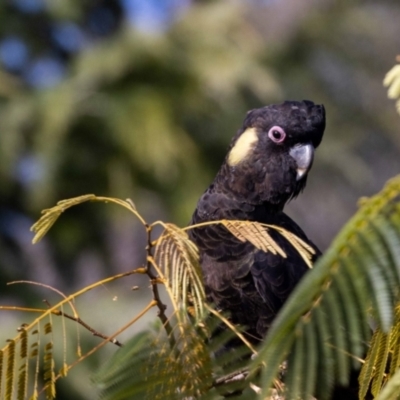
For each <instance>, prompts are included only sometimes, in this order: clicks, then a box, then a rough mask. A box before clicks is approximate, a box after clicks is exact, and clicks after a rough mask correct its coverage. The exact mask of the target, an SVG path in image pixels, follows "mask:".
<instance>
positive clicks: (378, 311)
mask: <svg viewBox="0 0 400 400" xmlns="http://www.w3.org/2000/svg"><path fill="white" fill-rule="evenodd" d="M399 201H400V176H398V177H396V178H393V179H392V180H390V181H389V182H388V183H387V184H386V186H385V187H384V189H383V190H382V191H381V192H380V193H379V194H377V195H376V196H374V197H372V198H371V199H368V200H366V201H364V202H363V204H362V206H361V208H360V210H359V211H358V212H357V213H356V215H355V216H354V217H353V218H352V219H351V220H350V221H349V222H348V223H347V224H346V226H345V227H344V228H343V230H342V231H341V232H340V233H339V235H338V236H337V238H336V239H335V240H334V242H333V243H332V245H331V247H330V248H329V249H328V251H327V252H326V254H325V255H324V256H323V257H322V258H321V259H320V260H319V261H318V262H317V264H316V265H315V267H314V268H313V269H312V270H311V271H310V272H309V273H308V274H307V275H306V276H305V277H304V278H303V280H302V281H301V282H300V283H299V285H298V286H297V287H296V288H295V290H294V292H293V293H292V295H291V296H290V298H289V299H288V301H287V302H286V304H285V305H284V307H283V308H282V310H281V311H280V313H279V314H278V316H277V318H276V319H275V321H274V323H273V324H272V326H271V328H270V330H269V332H268V334H267V337H266V340H265V343H264V344H263V345H262V346H261V348H260V350H259V354H258V356H257V358H256V359H255V360H254V361H253V368H257V367H258V366H259V365H260V363H266V365H267V368H265V369H264V370H263V388H262V391H261V394H260V398H262V396H266V395H267V393H268V390H269V388H270V387H271V384H272V382H273V379H275V378H276V377H277V374H278V370H279V366H280V364H281V363H282V362H283V361H284V360H285V358H286V357H287V355H288V354H291V356H290V357H291V358H290V360H291V364H292V365H295V366H296V365H302V363H305V362H306V360H305V359H304V358H307V357H312V358H313V359H316V360H317V362H314V363H313V364H314V366H315V367H314V368H313V369H311V368H303V369H301V370H300V369H298V370H297V371H299V372H298V373H299V374H300V375H299V377H298V379H299V380H300V381H303V382H307V381H308V379H312V380H316V382H318V384H317V387H318V390H317V392H318V398H328V397H329V385H332V383H333V382H334V381H335V380H336V381H337V380H339V381H341V382H342V383H345V382H346V381H347V376H348V372H349V369H348V366H347V365H348V359H347V357H350V356H351V355H352V354H359V353H360V349H361V348H362V347H361V344H362V341H363V340H365V339H366V338H367V337H368V329H369V328H368V325H367V326H366V321H368V320H371V315H373V316H374V319H375V320H376V321H377V323H378V326H379V327H380V328H381V329H382V331H383V332H385V333H386V334H387V333H388V330H389V328H390V327H391V326H392V324H393V322H394V320H395V313H394V309H395V306H396V304H397V301H398V284H397V279H394V278H393V277H397V276H398V271H397V268H398V265H399V261H400V260H399V258H398V254H399V252H398V248H397V247H395V248H394V243H397V242H398V241H399V240H400V206H399ZM388 224H389V225H390V226H393V229H391V230H390V242H389V240H387V239H386V234H383V232H386V230H385V227H387V226H388ZM347 277H352V280H351V286H349V282H348V281H347V279H346V278H347ZM349 287H353V288H354V289H355V290H354V291H352V294H351V296H350V297H349V296H347V297H346V296H344V295H342V294H343V293H345V291H347V290H349ZM351 298H353V300H355V301H353V302H352V305H351V307H347V306H346V303H343V301H344V299H347V300H350V299H351ZM328 316H329V317H328ZM303 318H307V320H310V322H311V323H310V325H309V326H307V329H306V328H305V326H306V325H305V324H304V322H303ZM311 335H312V337H313V338H314V339H313V340H316V341H317V343H318V344H319V345H318V350H316V349H315V348H311V349H310V351H312V352H313V353H312V354H310V351H309V352H307V353H304V352H303V351H301V350H300V349H301V348H302V346H301V345H300V343H302V341H306V342H307V341H310V340H311ZM308 336H310V338H309V337H308ZM350 337H352V339H350ZM393 342H394V341H393ZM385 343H386V342H385ZM294 349H297V350H294ZM385 354H387V343H386V344H385V345H380V346H379V350H377V351H376V355H374V356H373V357H370V361H368V360H366V362H365V365H364V368H368V370H369V371H372V370H373V369H374V368H377V369H378V370H379V371H380V372H379V373H378V375H377V376H378V377H381V376H382V371H383V365H384V364H385V359H386V357H387V356H385ZM297 358H299V359H297ZM288 368H289V369H290V368H291V366H290V364H289V365H288ZM288 374H289V376H291V375H290V374H291V372H290V371H288ZM370 376H371V374H367V375H365V377H364V378H363V380H364V381H365V382H366V383H365V385H364V386H363V387H364V391H365V387H366V385H367V382H368V381H369V379H370ZM296 379H297V378H296ZM329 380H331V382H332V383H331V384H329ZM320 381H321V382H323V381H325V384H324V385H322V384H321V385H320V384H319V382H320ZM376 385H377V384H376ZM308 387H310V388H311V386H308ZM322 388H325V389H324V390H325V393H323V392H322V390H323V389H322ZM376 388H377V386H376ZM289 390H290V388H289ZM299 390H300V391H301V390H302V389H299ZM307 390H312V388H311V389H307ZM296 391H297V389H296ZM299 393H300V392H299ZM303 395H304V397H305V398H307V397H309V396H312V395H314V393H312V392H308V393H307V392H304V393H303Z"/></svg>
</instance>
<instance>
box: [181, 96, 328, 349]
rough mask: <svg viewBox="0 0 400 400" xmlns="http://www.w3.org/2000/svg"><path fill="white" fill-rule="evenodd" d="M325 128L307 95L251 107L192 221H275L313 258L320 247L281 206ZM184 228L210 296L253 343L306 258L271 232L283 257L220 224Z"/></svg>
mask: <svg viewBox="0 0 400 400" xmlns="http://www.w3.org/2000/svg"><path fill="white" fill-rule="evenodd" d="M324 129H325V109H324V107H323V106H322V105H316V104H314V103H313V102H311V101H307V100H304V101H300V102H297V101H285V102H284V103H282V104H278V105H270V106H267V107H263V108H258V109H255V110H251V111H249V112H248V113H247V116H246V118H245V120H244V123H243V126H242V128H241V129H240V130H239V131H238V132H237V133H236V135H235V136H234V137H233V139H232V142H231V144H230V147H229V149H228V154H227V156H226V158H225V161H224V163H223V165H222V167H221V169H220V170H219V172H218V173H217V176H216V177H215V179H214V182H213V183H212V184H211V185H210V187H209V188H208V189H207V190H206V191H205V193H204V194H203V195H202V196H201V198H200V200H199V202H198V204H197V208H196V210H195V212H194V214H193V217H192V221H191V224H198V223H201V222H205V221H215V220H222V219H229V220H248V221H257V222H261V223H266V224H272V225H278V226H280V227H282V228H285V229H286V230H288V231H290V232H292V233H294V234H295V235H297V236H298V237H300V238H301V239H302V240H304V241H305V242H306V243H308V244H309V245H310V246H311V247H312V248H313V249H314V250H315V256H314V260H313V261H315V259H316V258H317V257H318V256H319V255H320V252H319V250H318V249H317V248H316V246H315V245H314V244H313V243H312V242H311V241H310V240H309V239H308V238H307V236H306V235H305V234H304V232H303V231H302V230H301V228H300V227H299V226H298V225H297V224H296V223H295V222H294V221H293V220H292V219H291V218H289V217H288V216H287V215H286V214H285V213H284V212H283V208H284V206H285V204H286V203H287V202H288V201H289V200H290V199H292V198H294V197H296V196H297V195H298V194H299V193H300V192H301V191H302V190H303V189H304V187H305V185H306V180H307V173H308V171H309V170H310V168H311V165H312V162H313V156H314V150H315V149H316V148H317V147H318V145H319V144H320V142H321V140H322V136H323V133H324ZM189 232H190V233H189V234H190V238H191V239H192V240H193V241H194V242H195V243H196V245H197V246H198V248H199V250H200V262H201V267H202V270H203V276H204V284H205V288H206V293H207V298H208V300H209V301H210V302H212V303H213V304H214V305H215V306H216V307H217V308H218V309H219V310H221V311H227V312H228V313H229V314H230V318H231V320H232V322H234V323H236V324H240V325H242V326H244V327H245V332H246V333H247V334H248V336H249V338H252V339H253V341H255V342H257V341H258V340H260V339H262V338H263V337H264V335H265V333H266V332H267V330H268V327H269V326H270V324H271V322H272V320H273V319H274V317H275V316H276V314H277V312H278V311H279V309H280V308H281V306H282V305H283V303H284V302H285V300H286V299H287V298H288V296H289V294H290V292H291V291H292V290H293V288H294V287H295V285H296V284H297V283H298V282H299V280H300V279H301V278H302V276H303V275H304V273H305V272H306V271H307V270H308V266H307V265H306V263H305V262H304V260H303V259H302V258H301V256H300V255H299V254H298V252H297V251H296V250H295V249H294V248H293V247H292V245H291V244H290V243H289V242H288V241H287V240H286V239H284V238H283V237H282V236H280V234H279V233H277V232H273V231H272V230H270V231H269V233H270V235H271V236H272V237H273V238H274V240H275V241H276V242H277V243H278V244H279V245H280V246H281V248H282V249H283V250H284V252H285V253H286V255H287V257H286V258H283V257H282V256H280V255H274V254H272V253H271V252H268V253H265V252H264V251H262V250H259V249H257V248H256V247H254V246H253V245H252V244H251V243H249V242H242V241H240V240H238V239H237V238H236V237H235V236H233V235H232V234H231V233H230V232H229V231H228V230H227V229H226V228H225V227H223V226H222V225H219V224H213V225H208V226H206V227H202V228H195V229H191V230H190V231H189Z"/></svg>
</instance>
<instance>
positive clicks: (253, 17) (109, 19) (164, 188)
mask: <svg viewBox="0 0 400 400" xmlns="http://www.w3.org/2000/svg"><path fill="white" fill-rule="evenodd" d="M399 21H400V4H399V3H398V2H397V1H392V0H383V1H380V2H376V1H372V0H366V1H365V0H364V1H361V0H353V1H339V2H338V1H334V0H318V1H317V0H309V1H304V2H299V1H296V0H281V1H277V0H275V1H274V0H247V1H239V0H237V1H233V0H232V1H227V0H225V1H222V0H221V1H195V0H163V1H161V0H119V1H118V0H6V1H3V2H2V3H1V4H0V22H1V24H0V304H2V305H5V304H7V305H30V306H35V305H40V302H41V300H42V299H43V298H46V299H48V300H51V298H52V296H54V295H53V294H50V293H49V292H48V291H45V290H44V289H43V288H40V287H36V286H26V285H25V286H21V285H18V286H15V285H13V286H6V283H7V282H10V281H14V280H18V279H30V280H34V281H39V282H43V283H45V284H49V285H53V286H54V287H56V288H58V289H60V290H63V291H64V292H66V293H70V292H71V291H73V290H76V289H77V288H81V287H83V286H85V285H87V284H89V283H91V282H94V281H96V280H98V279H101V278H103V277H106V276H109V275H113V274H116V273H119V272H124V271H127V270H129V269H132V268H134V267H137V266H139V265H140V264H141V263H143V257H144V251H143V249H144V246H145V236H144V234H143V231H142V228H141V227H140V225H139V224H138V223H137V222H136V221H135V220H134V219H133V218H130V217H129V218H127V217H126V214H124V213H123V212H122V211H120V210H116V209H115V208H114V207H113V206H106V205H99V204H85V205H82V206H79V207H77V208H74V209H73V210H71V211H69V212H68V214H67V215H66V216H63V217H62V218H61V220H60V221H59V222H58V223H57V224H56V225H55V227H54V228H53V229H52V230H51V232H50V234H49V235H48V236H47V237H46V239H45V240H44V241H43V242H41V243H39V244H38V245H35V246H33V245H31V239H32V236H33V235H32V234H31V233H30V232H29V227H30V226H31V225H32V224H33V222H34V221H35V220H37V219H38V218H39V214H40V211H41V210H42V209H44V208H48V207H50V206H52V205H54V204H55V203H56V202H57V201H58V200H61V199H64V198H69V197H74V196H78V195H81V194H87V193H95V194H97V195H105V196H114V197H120V198H128V197H129V198H131V199H132V200H133V201H134V202H135V204H136V206H137V208H138V210H139V211H140V212H141V213H142V215H143V216H144V217H145V218H146V219H147V220H148V221H153V220H156V219H163V220H165V221H171V222H174V223H177V224H178V225H181V226H183V225H185V224H187V223H188V221H189V220H190V217H191V213H192V211H193V210H194V208H195V206H196V202H197V199H198V197H199V196H200V195H201V193H202V192H203V191H204V190H205V188H206V187H207V186H208V185H209V183H210V182H211V180H212V179H213V176H214V174H215V173H216V171H217V169H218V168H219V166H220V164H221V163H222V160H223V158H224V156H225V152H226V148H227V146H228V144H229V141H230V139H231V137H232V136H233V134H234V133H235V131H236V130H237V129H238V128H239V127H240V125H241V122H242V120H243V118H244V115H245V113H246V111H247V110H249V109H251V108H257V107H261V106H263V105H265V104H269V103H274V102H282V101H283V100H285V99H291V100H302V99H310V100H313V101H315V102H318V103H323V104H324V105H325V107H326V109H327V118H328V126H327V129H326V134H325V138H324V140H323V142H322V145H321V147H320V148H319V149H318V151H317V155H316V160H315V164H314V168H313V170H312V172H311V175H310V178H309V183H308V187H307V189H306V190H305V192H304V193H303V194H302V195H301V196H300V198H299V199H297V200H296V201H294V202H293V203H292V204H290V205H289V207H288V213H289V214H290V215H291V216H292V217H293V218H294V219H295V220H296V221H297V222H298V223H299V224H300V225H301V226H302V227H303V229H304V230H305V231H306V232H307V234H308V235H309V236H310V238H312V239H313V240H314V241H315V242H316V244H317V245H319V246H320V247H321V249H322V250H324V249H325V248H326V247H327V246H328V245H329V243H330V241H331V239H332V238H333V236H334V235H335V233H336V232H337V231H338V230H339V229H340V227H341V226H342V225H343V224H344V222H345V221H347V219H348V218H349V217H350V216H351V215H352V214H353V213H354V211H355V210H356V203H357V200H358V198H359V197H361V196H368V195H371V194H373V193H375V192H376V191H378V190H379V189H380V188H381V187H382V185H383V184H384V182H385V181H386V180H387V179H388V178H390V177H391V176H393V175H395V174H397V173H398V172H399V170H400V132H399V131H400V129H399V117H398V115H397V114H396V112H395V107H394V104H393V103H392V102H390V101H389V100H388V99H387V94H386V89H385V88H383V86H382V80H383V77H384V75H385V73H386V72H387V71H388V70H389V69H390V68H391V67H392V66H393V64H394V63H395V56H396V55H397V54H398V53H399V52H400V24H399ZM141 282H143V281H141V279H140V278H139V277H134V278H129V279H128V280H126V281H121V282H120V283H119V284H118V285H115V286H112V287H111V288H110V287H107V288H105V289H104V291H103V292H99V291H97V292H96V293H94V294H91V295H90V296H88V297H87V301H86V302H82V304H79V307H78V310H80V311H81V316H82V318H83V319H85V310H90V315H89V317H90V318H89V321H87V322H90V323H91V324H92V325H93V326H95V327H96V328H97V329H98V330H100V331H103V333H106V334H107V333H111V332H112V331H113V330H114V329H113V326H115V324H118V325H122V324H123V321H124V320H126V318H130V317H132V316H133V315H134V314H135V310H136V309H139V307H140V305H141V304H144V303H143V302H144V301H146V300H144V298H149V296H150V293H148V292H149V290H147V287H141V290H139V291H138V292H131V291H130V288H131V287H132V286H134V285H139V286H140V284H141ZM116 294H118V301H114V302H113V301H112V300H113V297H114V296H115V295H116ZM146 296H147V297H146ZM22 318H26V319H29V320H30V319H31V318H32V316H31V315H24V316H23V317H22ZM22 321H25V320H23V319H22V320H21V314H14V315H11V313H10V312H7V313H6V312H1V313H0V327H1V329H0V339H1V340H2V341H3V343H4V339H6V338H8V337H12V336H14V332H15V329H16V327H17V326H18V325H19V324H20V323H21V322H22ZM71 326H72V324H71ZM73 329H74V328H73ZM135 329H136V330H137V328H135ZM130 334H132V331H131V332H128V333H127V334H126V337H129V335H130ZM87 336H88V335H87V334H85V336H84V337H82V340H89V339H90V340H94V339H92V338H89V339H87ZM109 347H110V348H109V349H108V351H109V352H112V351H114V349H113V348H112V346H111V345H110V346H109ZM104 354H105V353H104V352H103V354H100V355H98V356H97V358H96V356H95V357H94V360H92V363H93V364H92V366H86V367H84V366H80V367H79V368H81V372H80V373H75V372H74V370H72V371H71V374H70V376H69V377H68V378H67V379H66V380H65V382H60V384H61V386H62V388H61V389H60V392H59V395H58V397H57V398H60V399H62V398H65V399H69V398H75V399H90V398H96V397H95V395H94V394H93V388H91V386H90V378H89V376H90V371H91V368H92V367H93V368H95V367H96V366H98V365H99V364H100V363H101V359H102V357H104ZM82 368H87V369H86V370H85V369H84V370H83V372H82Z"/></svg>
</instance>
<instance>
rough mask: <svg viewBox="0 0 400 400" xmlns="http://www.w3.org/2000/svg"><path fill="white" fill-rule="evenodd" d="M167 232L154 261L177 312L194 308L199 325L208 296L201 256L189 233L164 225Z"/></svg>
mask: <svg viewBox="0 0 400 400" xmlns="http://www.w3.org/2000/svg"><path fill="white" fill-rule="evenodd" d="M163 226H164V228H165V231H164V232H163V234H162V235H161V236H160V238H159V239H158V240H157V243H156V248H155V254H154V259H155V262H156V264H157V265H158V268H159V273H161V277H162V279H163V280H164V282H165V284H166V285H167V286H168V288H169V290H170V295H171V300H173V302H174V303H173V304H174V307H175V311H177V312H181V311H182V310H187V309H188V307H189V306H192V308H193V316H194V317H195V320H196V321H199V320H200V319H201V318H202V317H203V315H204V311H205V310H204V301H205V292H204V286H203V281H202V279H203V278H202V273H201V268H200V260H199V252H198V249H197V247H196V245H195V244H194V243H193V242H192V241H191V240H190V239H189V236H188V235H187V233H186V232H185V231H184V230H182V229H180V228H178V227H177V226H176V225H173V224H163Z"/></svg>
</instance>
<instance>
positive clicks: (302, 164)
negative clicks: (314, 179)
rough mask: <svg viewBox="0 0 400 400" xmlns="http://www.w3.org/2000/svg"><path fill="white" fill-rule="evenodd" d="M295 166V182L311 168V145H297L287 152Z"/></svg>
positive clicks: (312, 154) (312, 156) (312, 148)
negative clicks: (293, 160)
mask: <svg viewBox="0 0 400 400" xmlns="http://www.w3.org/2000/svg"><path fill="white" fill-rule="evenodd" d="M289 154H290V155H291V157H293V158H294V159H295V161H296V164H297V176H296V180H300V179H301V178H302V177H303V176H304V175H305V174H306V173H307V172H308V170H309V169H310V168H311V165H312V162H313V159H314V146H313V145H312V144H298V145H296V146H294V147H292V148H291V149H290V151H289Z"/></svg>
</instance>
